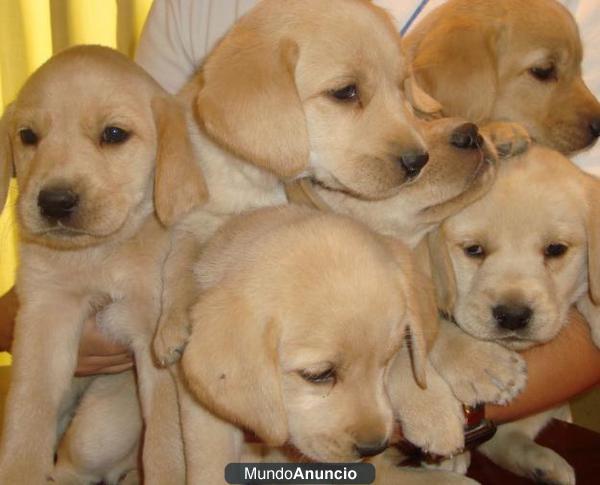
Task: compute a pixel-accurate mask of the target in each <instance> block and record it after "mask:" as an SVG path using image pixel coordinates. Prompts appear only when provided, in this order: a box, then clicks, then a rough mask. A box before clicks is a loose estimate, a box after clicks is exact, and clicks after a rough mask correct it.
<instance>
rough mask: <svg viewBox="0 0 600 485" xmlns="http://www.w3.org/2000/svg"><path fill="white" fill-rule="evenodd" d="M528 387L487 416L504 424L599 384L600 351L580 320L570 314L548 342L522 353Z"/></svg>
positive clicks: (494, 407) (489, 408) (574, 313)
mask: <svg viewBox="0 0 600 485" xmlns="http://www.w3.org/2000/svg"><path fill="white" fill-rule="evenodd" d="M522 355H523V357H525V360H526V361H527V369H528V379H527V387H526V388H525V390H524V391H523V393H522V394H521V395H520V396H518V397H517V398H516V399H515V400H514V401H513V402H511V403H510V404H509V405H507V406H494V405H488V406H486V417H488V418H489V419H491V420H492V421H494V422H496V423H505V422H507V421H514V420H517V419H521V418H524V417H526V416H529V415H531V414H535V413H537V412H540V411H544V410H546V409H549V408H552V407H554V406H556V405H558V404H560V403H564V402H566V401H569V400H570V399H572V398H573V397H575V396H577V395H579V394H581V393H583V392H585V391H587V390H588V389H590V388H592V387H594V386H596V385H598V383H600V350H599V349H598V348H597V347H596V346H595V345H594V343H593V342H592V338H591V336H590V331H589V327H588V325H587V323H586V322H585V320H584V319H583V317H582V316H581V315H580V314H579V313H578V312H576V311H572V312H571V314H570V317H569V324H568V325H567V326H566V327H565V328H564V329H563V330H562V332H561V333H560V334H559V335H558V336H557V337H556V338H555V339H554V340H552V341H551V342H549V343H547V344H545V345H540V346H538V347H534V348H532V349H529V350H526V351H525V352H523V354H522Z"/></svg>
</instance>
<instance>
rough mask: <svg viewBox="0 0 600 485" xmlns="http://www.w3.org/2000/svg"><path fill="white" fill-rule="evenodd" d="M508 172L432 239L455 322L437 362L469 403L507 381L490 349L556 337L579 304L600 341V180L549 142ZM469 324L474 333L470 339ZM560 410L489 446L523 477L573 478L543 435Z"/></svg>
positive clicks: (443, 298)
mask: <svg viewBox="0 0 600 485" xmlns="http://www.w3.org/2000/svg"><path fill="white" fill-rule="evenodd" d="M498 172H499V173H498V178H497V181H496V183H495V185H494V187H493V188H492V189H491V191H490V192H489V193H488V194H487V195H486V196H485V197H483V198H482V199H480V200H479V201H477V202H475V203H474V204H472V205H471V206H469V207H467V208H466V209H464V210H463V211H461V212H460V213H459V214H457V215H455V216H453V217H450V218H449V219H448V220H447V221H445V222H444V224H443V225H442V226H441V228H440V229H439V230H438V231H437V233H435V236H432V238H431V240H432V246H433V250H434V251H433V253H434V254H435V255H436V257H437V259H436V264H435V265H434V275H435V277H436V278H435V279H436V280H437V283H438V286H439V287H440V288H441V290H442V291H440V295H439V300H440V303H441V305H442V307H443V309H444V311H445V312H446V313H447V315H448V316H449V317H451V319H452V320H453V322H454V323H450V322H448V321H446V322H445V323H444V324H443V325H442V330H441V335H440V339H439V340H438V342H436V344H435V346H434V349H433V351H432V353H431V356H432V361H433V363H434V365H435V367H436V368H437V369H438V371H439V372H440V373H441V374H442V375H443V376H444V377H445V378H446V379H447V381H448V382H449V383H450V384H451V387H452V388H453V390H454V392H455V393H456V394H457V396H458V397H459V398H460V399H461V400H463V401H465V402H473V401H478V400H479V401H484V400H487V399H488V397H489V395H487V393H488V390H489V388H495V387H496V385H497V384H496V383H495V382H493V381H495V380H496V381H497V380H502V379H506V377H504V376H500V375H498V374H495V373H494V372H493V371H490V369H491V368H493V367H490V366H494V365H495V364H494V363H490V362H489V353H488V347H490V346H493V345H496V344H499V345H502V346H504V347H507V348H509V349H512V350H522V349H526V348H529V347H532V346H534V345H538V344H541V343H544V342H548V341H549V340H551V339H552V338H554V337H555V336H556V335H557V334H558V333H559V332H560V330H561V328H562V327H563V325H565V323H566V322H567V313H568V311H569V309H570V308H571V306H572V305H573V304H577V306H578V307H579V308H580V309H581V310H582V312H583V313H584V316H585V317H586V318H587V320H588V322H589V324H590V326H591V327H592V336H593V338H594V341H595V342H596V344H597V345H599V346H600V339H599V337H600V318H599V315H600V305H599V304H600V267H599V266H598V265H599V261H600V245H599V244H600V226H598V215H599V211H600V205H599V203H600V181H598V179H596V178H594V177H593V176H591V175H588V174H586V173H584V172H583V171H581V170H580V169H579V168H577V167H576V166H575V165H574V164H572V163H571V162H570V161H569V160H567V159H566V158H564V157H563V156H562V155H560V154H559V153H557V152H554V151H551V150H548V149H545V148H542V147H534V148H531V149H530V150H529V153H528V154H526V155H524V156H522V157H520V158H516V159H514V160H512V161H510V162H508V163H506V164H505V165H504V166H502V167H500V168H499V171H498ZM461 332H463V333H464V332H466V334H468V335H469V336H471V337H474V338H472V339H471V341H470V343H469V342H468V341H467V340H465V338H464V336H463V337H460V336H459V335H458V334H459V333H461ZM463 335H464V334H463ZM459 342H461V344H460V347H458V346H457V345H458V343H459ZM515 358H516V354H515ZM522 378H523V376H519V375H515V376H512V380H513V381H515V382H516V381H518V380H520V379H522ZM557 413H561V414H564V410H560V409H559V410H555V411H551V412H547V413H542V414H540V415H536V416H532V417H530V418H527V419H525V420H522V421H517V422H515V423H512V424H508V425H503V426H501V427H500V428H499V430H498V433H497V435H496V437H494V438H493V439H492V440H491V441H489V442H488V443H486V444H484V445H483V446H482V447H481V448H480V449H481V450H482V451H483V453H484V454H486V455H487V456H488V457H490V458H491V459H492V460H493V461H495V462H496V463H498V464H499V465H501V466H504V467H506V468H508V469H510V470H511V471H513V472H515V473H517V474H519V475H523V476H527V477H530V478H532V479H535V480H541V481H544V482H551V483H561V484H573V483H575V475H574V472H573V469H572V468H571V466H570V465H569V464H568V463H567V462H566V461H565V460H564V459H562V458H561V457H560V456H558V455H557V454H556V453H554V452H553V451H552V450H550V449H547V448H543V447H541V446H539V445H537V444H535V443H534V442H533V438H535V436H536V435H537V433H538V432H539V431H540V430H541V429H542V428H543V427H544V426H545V424H546V423H547V422H548V420H549V419H550V418H551V417H553V416H559V415H560V414H557Z"/></svg>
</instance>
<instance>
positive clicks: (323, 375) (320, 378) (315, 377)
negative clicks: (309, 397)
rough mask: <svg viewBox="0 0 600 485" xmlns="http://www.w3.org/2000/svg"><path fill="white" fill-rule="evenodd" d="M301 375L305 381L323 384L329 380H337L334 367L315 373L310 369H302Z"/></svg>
mask: <svg viewBox="0 0 600 485" xmlns="http://www.w3.org/2000/svg"><path fill="white" fill-rule="evenodd" d="M300 377H302V379H304V380H305V381H308V382H311V383H313V384H323V383H327V382H332V381H335V378H336V374H335V370H334V369H333V367H332V368H331V369H327V370H326V371H324V372H319V373H318V374H314V373H312V372H310V371H307V370H303V371H300Z"/></svg>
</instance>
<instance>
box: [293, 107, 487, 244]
mask: <svg viewBox="0 0 600 485" xmlns="http://www.w3.org/2000/svg"><path fill="white" fill-rule="evenodd" d="M419 128H420V130H421V132H422V133H423V136H424V138H425V141H426V143H427V146H429V147H430V148H429V154H430V159H429V162H428V164H427V165H426V166H425V167H424V168H423V170H422V171H421V174H420V175H419V176H418V177H416V178H415V179H414V180H412V181H410V182H407V183H405V184H404V185H403V186H402V187H401V188H400V189H399V190H398V192H397V193H396V194H395V195H394V196H393V197H390V198H388V199H385V200H377V201H371V200H363V199H358V198H356V197H352V196H350V195H348V194H347V193H342V192H339V191H336V190H328V189H327V188H325V187H324V186H323V185H322V184H318V182H314V180H313V183H312V185H311V186H310V190H314V191H316V194H317V195H318V196H319V197H320V198H321V199H322V200H323V202H324V203H325V204H326V205H327V206H329V207H330V208H332V209H333V210H334V211H335V212H341V213H346V214H349V215H351V216H352V217H355V218H358V219H360V220H362V221H363V222H365V223H366V224H367V225H369V226H370V227H372V228H373V229H375V230H376V231H378V232H381V233H384V234H390V235H394V236H396V237H401V238H402V240H403V241H404V242H406V243H407V244H410V245H411V246H414V245H416V244H417V243H418V242H419V241H420V240H421V239H422V237H423V235H424V234H426V233H427V232H428V231H429V230H431V229H432V227H434V226H436V225H437V224H439V223H440V222H441V221H442V220H444V219H445V218H446V217H448V216H450V215H452V214H455V213H456V212H458V211H459V210H460V209H462V208H463V207H465V206H466V205H467V204H469V203H471V202H472V201H474V200H476V199H477V198H479V197H481V196H482V195H483V194H484V193H485V192H486V191H487V190H488V189H489V188H490V186H491V184H492V182H493V180H494V178H495V173H496V167H495V160H496V153H495V149H494V147H493V146H492V145H491V144H490V142H489V141H488V140H487V136H485V135H481V134H480V133H479V131H478V129H477V127H476V126H475V125H474V124H472V123H467V122H465V121H464V120H460V119H458V118H442V119H439V120H434V121H430V122H427V123H420V125H419ZM288 195H291V196H292V197H293V196H294V194H293V193H292V194H288Z"/></svg>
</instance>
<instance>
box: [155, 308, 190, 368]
mask: <svg viewBox="0 0 600 485" xmlns="http://www.w3.org/2000/svg"><path fill="white" fill-rule="evenodd" d="M188 320H189V319H188V316H187V314H186V312H182V311H175V310H174V311H171V312H169V313H168V315H166V316H165V317H164V318H163V317H161V320H160V322H159V324H158V328H157V330H156V335H155V336H154V341H153V343H152V346H153V351H154V357H155V359H156V362H157V363H158V365H160V366H161V367H168V366H170V365H172V364H174V363H175V362H177V361H179V359H180V358H181V355H182V354H183V350H184V349H185V346H186V345H187V342H188V339H189V338H190V328H189V324H188Z"/></svg>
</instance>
